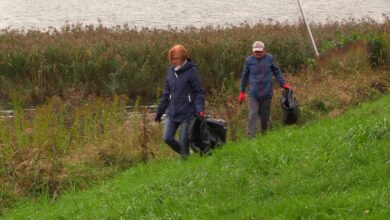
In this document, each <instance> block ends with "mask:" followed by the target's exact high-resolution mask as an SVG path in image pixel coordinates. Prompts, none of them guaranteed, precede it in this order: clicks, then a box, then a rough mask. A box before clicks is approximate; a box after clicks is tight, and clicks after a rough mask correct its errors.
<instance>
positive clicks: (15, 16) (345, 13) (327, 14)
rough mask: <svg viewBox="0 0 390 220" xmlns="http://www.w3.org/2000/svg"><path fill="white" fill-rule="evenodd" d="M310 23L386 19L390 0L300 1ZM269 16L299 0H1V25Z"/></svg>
mask: <svg viewBox="0 0 390 220" xmlns="http://www.w3.org/2000/svg"><path fill="white" fill-rule="evenodd" d="M301 3H302V6H303V9H304V11H305V13H306V16H307V19H308V20H309V22H326V21H327V20H331V21H335V20H342V19H344V18H350V17H352V18H362V17H366V16H369V17H371V18H373V19H375V20H378V21H381V20H383V15H382V14H387V15H389V14H390V0H368V1H367V0H328V1H319V0H301ZM269 19H272V20H275V21H281V22H284V21H286V20H288V21H289V22H296V21H298V19H299V8H298V4H297V1H296V0H261V1H259V0H244V1H242V0H227V1H226V0H187V1H184V0H181V1H180V0H112V1H109V0H0V29H4V28H10V29H30V28H32V29H43V30H47V29H48V28H49V27H56V28H58V27H61V26H63V25H65V24H74V23H82V24H99V22H100V23H101V24H103V25H105V26H116V25H123V24H128V25H129V26H130V27H157V28H164V27H167V26H168V25H169V26H175V27H179V28H182V27H185V26H195V27H200V26H206V25H212V26H217V25H222V26H223V25H226V24H232V25H237V24H240V23H242V22H244V21H247V22H249V23H255V22H258V21H263V22H264V21H265V22H267V21H268V20H269Z"/></svg>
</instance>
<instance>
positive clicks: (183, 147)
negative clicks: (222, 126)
mask: <svg viewBox="0 0 390 220" xmlns="http://www.w3.org/2000/svg"><path fill="white" fill-rule="evenodd" d="M168 59H169V62H170V64H171V66H170V67H169V68H168V71H167V77H166V80H165V89H164V92H163V95H162V98H161V100H160V105H159V106H158V109H157V113H156V117H155V121H156V122H160V120H161V117H162V115H163V114H164V112H165V111H166V110H167V109H168V111H167V114H166V119H165V125H164V134H163V140H164V142H165V143H166V144H168V145H169V146H170V147H171V148H172V149H173V150H174V151H176V152H177V153H178V154H180V156H181V158H182V159H184V158H186V157H187V156H188V155H189V154H190V152H189V146H188V129H189V124H190V121H191V120H192V118H193V117H194V115H195V114H197V115H198V116H200V117H203V116H204V90H203V88H202V86H201V83H200V77H199V72H198V68H197V66H196V65H195V64H194V63H192V61H191V60H190V59H189V58H187V50H186V49H185V48H184V46H182V45H175V46H173V47H172V48H171V49H170V50H169V52H168ZM179 126H180V136H179V142H178V141H176V140H175V133H176V131H177V129H178V128H179Z"/></svg>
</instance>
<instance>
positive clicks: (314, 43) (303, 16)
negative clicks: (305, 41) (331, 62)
mask: <svg viewBox="0 0 390 220" xmlns="http://www.w3.org/2000/svg"><path fill="white" fill-rule="evenodd" d="M297 1H298V5H299V10H300V11H301V14H302V19H303V22H305V25H306V28H307V32H309V36H310V40H311V43H312V44H313V49H314V53H315V54H316V56H317V57H318V56H320V54H319V53H318V50H317V46H316V42H315V41H314V38H313V35H312V33H311V30H310V26H309V24H308V23H307V21H306V17H305V13H304V12H303V9H302V6H301V1H300V0H297Z"/></svg>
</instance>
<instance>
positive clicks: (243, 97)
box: [238, 92, 246, 104]
mask: <svg viewBox="0 0 390 220" xmlns="http://www.w3.org/2000/svg"><path fill="white" fill-rule="evenodd" d="M245 100H246V94H245V92H240V96H238V102H239V103H240V104H241V103H242V102H243V101H245Z"/></svg>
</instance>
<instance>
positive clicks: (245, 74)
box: [240, 58, 249, 92]
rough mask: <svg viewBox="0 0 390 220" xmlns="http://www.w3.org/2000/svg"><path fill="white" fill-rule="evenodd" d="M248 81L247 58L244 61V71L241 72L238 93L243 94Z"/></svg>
mask: <svg viewBox="0 0 390 220" xmlns="http://www.w3.org/2000/svg"><path fill="white" fill-rule="evenodd" d="M248 79H249V65H248V58H247V59H245V62H244V69H243V70H242V75H241V83H240V92H245V90H246V85H247V84H248Z"/></svg>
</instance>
